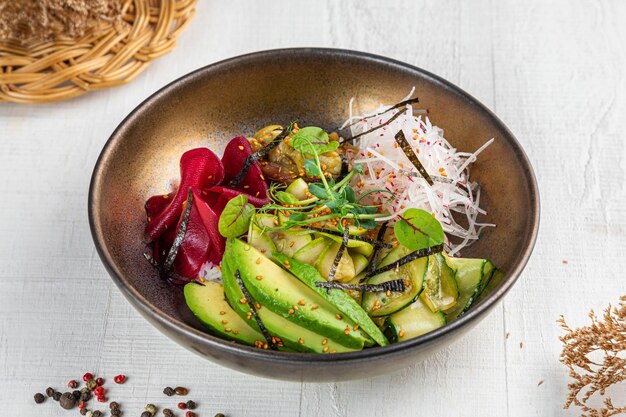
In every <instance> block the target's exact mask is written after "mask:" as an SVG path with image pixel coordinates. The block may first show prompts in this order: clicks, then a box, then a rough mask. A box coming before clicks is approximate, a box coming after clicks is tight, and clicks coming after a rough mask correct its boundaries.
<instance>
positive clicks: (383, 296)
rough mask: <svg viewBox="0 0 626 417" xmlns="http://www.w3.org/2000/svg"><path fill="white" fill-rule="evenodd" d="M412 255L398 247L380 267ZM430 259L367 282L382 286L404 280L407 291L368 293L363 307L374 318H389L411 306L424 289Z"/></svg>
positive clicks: (379, 275)
mask: <svg viewBox="0 0 626 417" xmlns="http://www.w3.org/2000/svg"><path fill="white" fill-rule="evenodd" d="M409 253H411V250H410V249H408V248H406V247H404V246H402V245H399V246H396V247H395V248H394V249H393V250H392V251H391V252H389V254H388V255H387V256H385V258H384V259H383V261H382V262H381V263H380V265H379V267H383V266H387V265H389V264H392V263H394V262H395V261H397V260H398V259H400V258H402V257H404V256H406V255H408V254H409ZM429 262H430V261H429V259H428V258H426V257H425V258H419V259H416V260H414V261H412V262H409V263H408V264H405V265H402V266H401V267H399V268H397V269H395V270H391V271H387V272H383V273H382V274H378V275H375V276H373V277H371V278H369V279H368V280H367V283H368V284H381V283H383V282H387V281H392V280H394V279H403V280H404V281H405V284H407V286H406V290H405V291H404V292H392V293H390V295H387V293H384V292H368V293H365V294H363V302H362V306H363V308H364V309H365V311H367V312H368V313H369V315H370V316H372V317H380V316H387V315H389V314H392V313H395V312H396V311H399V310H402V309H403V308H404V307H406V306H407V305H409V304H411V303H412V302H413V301H415V299H416V298H417V297H418V296H419V295H420V293H421V292H422V290H423V288H424V276H425V274H426V271H427V269H428V264H429Z"/></svg>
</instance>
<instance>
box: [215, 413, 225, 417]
mask: <svg viewBox="0 0 626 417" xmlns="http://www.w3.org/2000/svg"><path fill="white" fill-rule="evenodd" d="M215 417H225V416H224V414H222V413H217V414H216V415H215Z"/></svg>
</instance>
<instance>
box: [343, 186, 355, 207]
mask: <svg viewBox="0 0 626 417" xmlns="http://www.w3.org/2000/svg"><path fill="white" fill-rule="evenodd" d="M343 194H344V195H345V196H346V200H347V201H348V202H349V203H356V195H355V194H354V188H352V187H350V186H349V185H346V188H344V189H343Z"/></svg>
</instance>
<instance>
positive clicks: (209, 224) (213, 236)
mask: <svg viewBox="0 0 626 417" xmlns="http://www.w3.org/2000/svg"><path fill="white" fill-rule="evenodd" d="M193 197H194V199H193V201H194V202H195V204H196V208H197V210H198V214H199V215H200V218H201V219H202V223H203V225H204V228H205V229H206V231H207V235H208V237H209V239H210V241H211V249H210V252H209V256H208V258H209V261H211V262H213V263H214V264H215V265H219V263H220V262H222V257H223V256H224V249H225V247H226V239H225V238H224V236H222V235H221V234H220V232H219V229H218V227H217V222H218V220H219V215H217V214H216V213H215V211H214V210H213V209H212V208H211V207H209V205H208V204H207V203H206V202H205V201H204V200H203V199H202V198H201V195H200V194H199V193H197V192H195V191H194V196H193ZM220 214H221V212H220Z"/></svg>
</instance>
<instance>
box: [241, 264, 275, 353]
mask: <svg viewBox="0 0 626 417" xmlns="http://www.w3.org/2000/svg"><path fill="white" fill-rule="evenodd" d="M235 279H236V280H237V284H238V285H239V288H241V292H242V293H243V296H244V297H245V298H246V302H247V303H248V307H250V311H251V312H252V316H253V317H254V320H255V321H256V324H258V325H259V329H261V333H263V337H265V340H266V341H267V345H268V346H269V347H270V349H272V350H276V345H275V344H274V342H273V341H272V335H271V334H270V332H269V331H268V330H267V327H265V324H263V320H261V317H259V313H257V311H256V307H255V306H254V300H253V299H252V296H251V295H250V292H249V291H248V289H247V288H246V286H245V284H244V283H243V280H242V279H241V274H240V273H239V270H238V269H236V270H235Z"/></svg>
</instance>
